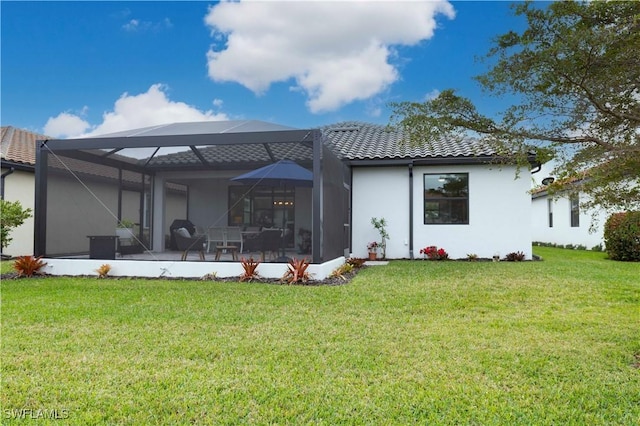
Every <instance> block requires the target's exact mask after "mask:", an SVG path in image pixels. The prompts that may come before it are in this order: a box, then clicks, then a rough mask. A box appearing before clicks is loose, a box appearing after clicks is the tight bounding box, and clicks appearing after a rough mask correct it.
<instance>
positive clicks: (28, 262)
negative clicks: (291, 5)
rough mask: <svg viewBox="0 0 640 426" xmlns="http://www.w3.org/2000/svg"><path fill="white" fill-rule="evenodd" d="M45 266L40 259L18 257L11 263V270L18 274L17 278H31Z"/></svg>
mask: <svg viewBox="0 0 640 426" xmlns="http://www.w3.org/2000/svg"><path fill="white" fill-rule="evenodd" d="M46 264H47V263H46V262H44V261H43V260H42V257H33V256H18V257H17V258H16V260H15V261H14V262H13V269H15V270H16V271H17V272H18V275H19V276H25V277H32V276H33V275H34V274H37V273H38V271H39V270H40V268H42V267H43V266H46Z"/></svg>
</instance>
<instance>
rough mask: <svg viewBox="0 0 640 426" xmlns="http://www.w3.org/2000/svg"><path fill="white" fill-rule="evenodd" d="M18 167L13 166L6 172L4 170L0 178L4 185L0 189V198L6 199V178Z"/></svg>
mask: <svg viewBox="0 0 640 426" xmlns="http://www.w3.org/2000/svg"><path fill="white" fill-rule="evenodd" d="M15 171H16V169H15V168H13V167H11V168H10V169H9V170H7V171H6V172H4V173H3V174H2V175H1V176H0V178H1V181H2V183H1V185H2V189H1V190H0V199H3V200H4V178H6V177H7V176H9V175H10V174H12V173H13V172H15Z"/></svg>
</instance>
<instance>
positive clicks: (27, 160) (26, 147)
mask: <svg viewBox="0 0 640 426" xmlns="http://www.w3.org/2000/svg"><path fill="white" fill-rule="evenodd" d="M44 139H52V138H50V137H49V136H45V135H41V134H39V133H34V132H30V131H28V130H24V129H17V128H15V127H13V126H2V139H1V140H0V154H1V157H2V160H5V161H11V162H14V163H23V164H25V165H31V166H33V165H35V164H36V141H37V140H44Z"/></svg>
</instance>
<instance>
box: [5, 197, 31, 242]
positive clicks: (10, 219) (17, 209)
mask: <svg viewBox="0 0 640 426" xmlns="http://www.w3.org/2000/svg"><path fill="white" fill-rule="evenodd" d="M30 217H31V209H30V208H26V209H23V208H22V204H20V201H7V200H3V199H0V246H2V248H5V247H7V246H8V245H9V243H10V242H11V240H12V238H11V237H10V236H9V234H10V233H11V231H12V230H13V228H17V227H18V226H20V225H22V224H23V223H24V221H25V220H27V219H28V218H30Z"/></svg>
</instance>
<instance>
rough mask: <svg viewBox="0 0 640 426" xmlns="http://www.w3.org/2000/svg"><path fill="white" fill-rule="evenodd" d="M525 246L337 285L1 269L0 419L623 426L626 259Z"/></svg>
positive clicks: (629, 403) (629, 394)
mask: <svg viewBox="0 0 640 426" xmlns="http://www.w3.org/2000/svg"><path fill="white" fill-rule="evenodd" d="M535 252H536V254H539V255H540V256H542V257H543V258H544V261H541V262H520V263H510V262H501V263H490V262H418V261H412V260H403V261H391V262H389V264H388V265H386V266H375V267H374V266H372V267H365V268H363V269H362V270H361V271H359V272H358V275H357V276H356V277H355V278H354V279H353V280H352V281H351V282H350V284H349V285H342V286H304V287H302V286H282V285H237V284H234V283H229V282H211V281H200V280H175V279H171V280H156V279H146V278H145V279H130V280H129V279H126V280H122V279H121V280H100V279H98V278H96V277H82V278H81V277H47V278H33V279H29V280H10V279H7V280H2V282H1V283H0V285H1V286H2V392H0V406H1V407H2V409H3V411H2V412H3V415H5V414H6V413H7V412H8V411H9V410H19V409H22V408H23V407H25V406H26V408H27V409H34V410H35V409H68V410H69V418H68V419H65V420H63V421H59V420H57V421H56V420H51V421H49V420H46V419H43V420H39V421H36V422H29V421H28V420H29V419H28V418H27V419H26V420H27V421H20V419H6V420H3V421H2V423H3V424H5V423H6V424H38V425H39V424H50V425H62V424H64V425H72V426H73V425H107V424H108V425H125V424H126V425H157V424H162V425H168V424H171V425H189V424H194V425H205V424H210V425H236V424H254V425H276V424H277V425H590V426H591V425H636V424H637V419H638V418H640V404H638V395H640V382H639V381H638V380H637V378H638V372H639V371H638V369H637V368H636V367H635V364H636V363H637V362H638V360H637V358H636V357H637V354H638V352H640V346H639V342H638V336H639V335H640V323H639V322H638V321H636V320H634V319H635V318H637V313H638V304H639V303H640V283H638V280H637V277H638V272H639V270H640V264H638V263H630V262H611V261H608V260H606V255H605V254H604V253H595V252H591V251H578V250H560V249H554V248H546V247H540V248H535ZM5 410H6V411H5Z"/></svg>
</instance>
